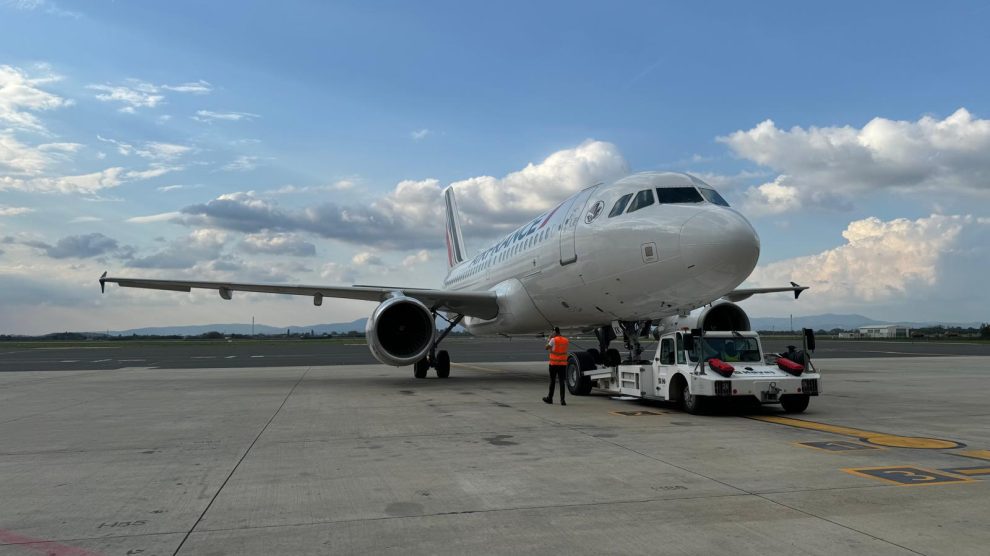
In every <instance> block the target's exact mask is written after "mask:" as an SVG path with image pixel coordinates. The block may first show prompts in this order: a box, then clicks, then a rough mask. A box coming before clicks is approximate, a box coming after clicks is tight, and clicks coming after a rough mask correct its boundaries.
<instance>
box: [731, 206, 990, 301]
mask: <svg viewBox="0 0 990 556" xmlns="http://www.w3.org/2000/svg"><path fill="white" fill-rule="evenodd" d="M982 220H983V219H981V218H976V217H973V216H968V215H940V214H933V215H931V216H928V217H924V218H919V219H917V220H909V219H905V218H898V219H894V220H889V221H883V220H880V219H878V218H875V217H870V218H866V219H863V220H857V221H854V222H851V223H850V224H849V225H848V227H847V228H846V229H845V231H844V232H842V236H843V237H844V238H845V240H846V243H845V244H843V245H840V246H838V247H835V248H833V249H829V250H826V251H823V252H821V253H818V254H814V255H809V256H804V257H797V258H794V259H789V260H784V261H778V262H774V263H770V264H767V265H760V266H758V267H757V268H756V269H755V270H754V271H753V274H752V275H751V276H750V278H749V280H748V281H747V283H746V285H745V286H744V287H749V286H753V287H760V286H771V285H780V284H786V283H788V282H790V281H793V282H797V283H799V284H801V285H803V286H810V287H811V289H810V290H808V291H807V292H805V294H804V295H802V296H801V298H800V300H799V301H798V303H797V304H794V302H793V300H788V299H785V298H783V297H775V296H757V297H759V298H760V299H759V300H757V299H756V298H754V301H753V303H754V304H757V305H759V306H760V307H761V310H762V311H764V312H765V313H769V314H787V312H788V311H790V312H796V310H800V311H802V312H803V313H805V314H814V313H815V312H820V311H830V312H836V311H854V312H855V311H861V310H863V309H864V307H869V306H874V307H875V306H879V305H882V304H885V303H886V304H893V305H901V306H902V307H904V306H909V307H911V308H912V309H913V311H914V312H915V315H916V318H920V316H921V315H923V314H925V313H926V312H928V313H931V314H937V312H938V308H937V307H936V305H937V304H938V302H933V296H938V295H941V294H947V293H951V294H959V295H965V296H970V300H971V301H970V303H972V301H973V300H975V299H977V298H978V297H983V298H985V297H986V296H985V295H982V294H980V293H979V292H978V291H977V290H979V289H980V288H979V286H977V287H975V288H974V287H973V286H974V285H975V284H974V281H975V280H977V279H978V277H977V276H976V275H977V274H978V273H979V271H978V270H977V269H978V268H980V267H983V268H985V266H986V265H985V262H984V261H985V257H986V255H987V253H986V247H985V245H986V244H987V239H988V238H987V237H986V235H987V234H986V232H987V226H986V223H985V222H983V221H982ZM966 233H968V234H969V236H972V237H969V239H967V240H966V241H963V240H962V237H963V235H964V234H966ZM967 261H968V262H967ZM974 263H975V264H976V265H977V267H976V268H973V264H974ZM954 281H961V282H965V283H968V284H969V286H968V287H967V288H959V290H960V291H958V292H948V291H947V290H946V288H949V289H956V288H955V287H954V286H950V284H952V283H953V282H954ZM963 290H966V291H963ZM973 296H977V297H973ZM746 303H750V302H748V301H747V302H746ZM923 307H924V308H923ZM877 316H879V317H881V318H883V317H882V316H881V315H877Z"/></svg>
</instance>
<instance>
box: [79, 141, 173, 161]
mask: <svg viewBox="0 0 990 556" xmlns="http://www.w3.org/2000/svg"><path fill="white" fill-rule="evenodd" d="M96 138H97V139H98V140H99V141H103V142H104V143H110V144H111V145H114V146H115V147H117V152H118V153H120V154H122V155H123V156H130V155H132V154H136V155H138V156H140V157H141V158H147V159H149V160H174V159H176V158H179V157H180V156H182V155H184V154H187V153H189V152H190V151H192V147H187V146H185V145H177V144H175V143H162V142H158V141H146V142H145V143H143V144H142V146H140V147H135V146H134V145H132V144H130V143H125V142H123V141H118V140H116V139H110V138H108V137H103V136H102V135H97V136H96Z"/></svg>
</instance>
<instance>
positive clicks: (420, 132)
mask: <svg viewBox="0 0 990 556" xmlns="http://www.w3.org/2000/svg"><path fill="white" fill-rule="evenodd" d="M431 133H432V132H431V131H430V130H428V129H426V128H425V127H424V128H423V129H417V130H416V131H413V132H411V133H410V134H409V136H410V137H412V138H413V141H419V140H421V139H426V136H427V135H430V134H431Z"/></svg>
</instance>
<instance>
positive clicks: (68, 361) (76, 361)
mask: <svg viewBox="0 0 990 556" xmlns="http://www.w3.org/2000/svg"><path fill="white" fill-rule="evenodd" d="M78 362H79V360H78V359H66V360H65V361H59V363H78Z"/></svg>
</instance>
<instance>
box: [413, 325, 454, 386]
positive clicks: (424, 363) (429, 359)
mask: <svg viewBox="0 0 990 556" xmlns="http://www.w3.org/2000/svg"><path fill="white" fill-rule="evenodd" d="M437 317H440V318H442V319H443V320H445V321H447V328H445V329H444V331H443V332H441V333H440V335H439V336H437V338H436V339H435V340H433V343H432V344H430V351H429V352H428V353H427V355H426V357H424V358H422V359H420V360H419V361H417V362H416V364H415V365H413V376H414V377H416V378H426V373H427V371H429V370H430V367H433V368H434V369H436V370H437V378H447V377H449V376H450V354H449V353H447V350H443V349H442V350H440V351H437V346H438V345H439V344H440V342H441V341H442V340H443V339H444V338H446V337H447V334H450V331H451V330H453V329H454V327H455V326H457V325H458V323H460V322H461V319H463V318H464V315H457V316H455V317H454V318H453V319H449V318H447V317H446V316H445V315H442V314H440V313H438V312H436V311H433V318H434V320H436V318H437Z"/></svg>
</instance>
